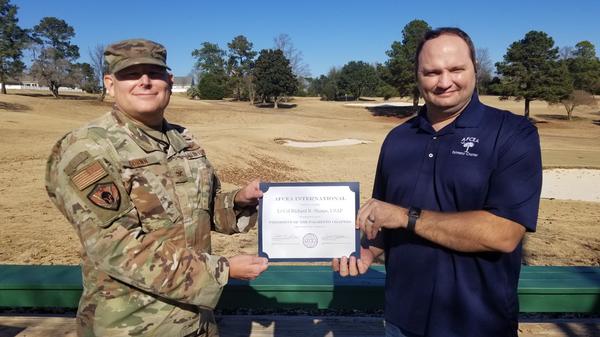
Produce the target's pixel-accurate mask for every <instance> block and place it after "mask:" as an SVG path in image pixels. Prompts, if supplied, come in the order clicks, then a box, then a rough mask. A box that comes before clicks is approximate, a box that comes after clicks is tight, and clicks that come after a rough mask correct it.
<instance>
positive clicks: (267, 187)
mask: <svg viewBox="0 0 600 337" xmlns="http://www.w3.org/2000/svg"><path fill="white" fill-rule="evenodd" d="M260 189H261V190H262V191H263V197H262V199H261V200H260V203H259V221H258V253H259V255H261V256H264V257H267V258H269V260H271V261H329V260H331V259H332V258H338V257H342V256H350V255H355V256H358V254H359V252H360V250H359V245H360V242H359V241H360V231H359V230H357V229H356V228H355V223H356V212H357V211H358V205H359V204H358V203H359V185H358V183H357V182H332V183H261V184H260Z"/></svg>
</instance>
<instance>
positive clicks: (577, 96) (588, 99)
mask: <svg viewBox="0 0 600 337" xmlns="http://www.w3.org/2000/svg"><path fill="white" fill-rule="evenodd" d="M561 103H562V104H563V105H564V107H565V110H567V119H568V120H571V118H573V110H575V108H576V107H578V106H581V105H587V106H589V107H595V106H597V105H598V103H597V101H596V98H594V95H592V94H590V93H589V92H587V91H583V90H573V92H571V94H570V95H569V97H568V98H566V99H563V100H562V101H561Z"/></svg>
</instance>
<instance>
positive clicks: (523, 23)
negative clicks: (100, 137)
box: [11, 0, 600, 77]
mask: <svg viewBox="0 0 600 337" xmlns="http://www.w3.org/2000/svg"><path fill="white" fill-rule="evenodd" d="M11 3H12V4H15V5H17V6H18V7H19V11H18V14H17V16H18V18H19V25H20V26H21V27H23V28H33V26H35V25H36V24H38V23H39V22H40V20H41V19H42V18H43V17H46V16H54V17H57V18H59V19H63V20H65V21H66V22H67V23H68V24H69V25H71V26H72V27H73V28H74V29H75V37H74V38H73V39H72V43H74V44H76V45H78V46H79V50H80V55H81V56H80V59H79V62H88V63H89V62H90V57H89V51H90V50H93V49H94V48H95V46H97V45H99V44H102V45H107V44H110V43H112V42H116V41H120V40H124V39H129V38H146V39H150V40H154V41H157V42H160V43H162V44H163V45H164V46H165V47H166V48H167V50H168V60H167V63H168V65H169V66H170V68H171V69H172V72H173V74H174V75H175V76H186V75H188V74H190V72H191V71H192V68H193V65H194V62H195V60H194V58H193V57H192V55H191V54H192V51H193V50H194V49H198V48H200V46H201V44H202V42H205V41H208V42H212V43H216V44H218V45H219V46H220V47H221V49H227V43H228V42H230V41H231V40H232V39H233V38H234V37H236V36H238V35H244V36H246V38H248V40H249V41H250V42H252V43H253V44H254V50H256V51H259V50H261V49H264V48H273V39H274V37H276V36H277V35H279V34H282V33H285V34H288V35H289V36H290V37H291V39H292V42H293V44H294V47H295V48H296V49H298V50H299V51H301V52H302V54H303V61H304V63H305V64H307V65H308V68H309V70H310V73H311V75H312V76H313V77H315V76H319V75H322V74H326V73H327V72H328V71H329V69H331V68H332V67H338V68H339V67H342V66H343V65H344V64H346V63H347V62H349V61H365V62H368V63H375V62H379V63H383V62H385V61H386V60H387V58H388V57H387V55H386V54H385V52H386V51H387V50H389V49H390V46H391V44H392V42H394V41H401V40H402V29H403V28H404V26H405V25H406V24H407V23H409V22H410V21H412V20H414V19H421V20H425V21H426V22H427V23H428V24H429V25H430V26H432V27H433V28H436V27H442V26H455V27H459V28H461V29H463V30H464V31H466V32H467V33H468V34H469V35H470V36H471V38H472V39H473V42H474V43H475V46H476V48H484V49H487V50H488V54H489V57H490V59H491V60H492V61H493V62H494V63H495V62H497V61H501V60H502V57H503V55H504V54H505V53H506V49H507V48H508V47H509V46H510V44H511V43H513V42H515V41H518V40H521V39H522V38H523V37H524V36H525V34H526V33H527V32H529V31H531V30H538V31H544V32H546V33H547V34H548V35H549V36H550V37H552V38H553V39H554V43H555V46H557V47H566V46H571V47H573V46H575V44H577V43H578V42H580V41H582V40H588V41H590V42H591V43H593V44H594V46H595V47H596V53H597V55H600V49H599V47H600V1H597V0H578V1H565V0H546V1H541V0H540V1H535V0H504V1H493V2H492V1H489V2H488V1H482V0H479V1H466V0H465V1H460V0H455V1H437V0H429V1H401V0H396V1H393V0H363V1H355V0H345V1H338V0H320V1H319V0H297V1H287V0H264V1H262V0H255V1H248V0H245V1H244V0H239V1H238V0H223V1H206V0H190V1H178V0H171V1H154V0H146V1H140V0H120V1H114V0H102V1H92V0H79V1H74V0H52V1H42V0H39V1H38V0H18V1H17V0H12V1H11Z"/></svg>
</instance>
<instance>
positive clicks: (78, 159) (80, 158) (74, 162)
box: [65, 151, 90, 175]
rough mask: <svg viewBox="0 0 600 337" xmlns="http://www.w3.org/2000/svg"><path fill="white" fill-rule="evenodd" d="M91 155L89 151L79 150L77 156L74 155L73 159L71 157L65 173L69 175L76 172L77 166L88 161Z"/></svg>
mask: <svg viewBox="0 0 600 337" xmlns="http://www.w3.org/2000/svg"><path fill="white" fill-rule="evenodd" d="M89 157H90V154H89V153H87V151H83V152H79V153H78V154H77V155H76V156H75V157H73V159H71V161H70V162H69V164H67V166H66V167H65V173H66V174H67V175H71V174H72V173H73V172H75V169H76V168H77V166H79V165H80V164H81V163H83V162H84V161H86V160H87V159H88V158H89Z"/></svg>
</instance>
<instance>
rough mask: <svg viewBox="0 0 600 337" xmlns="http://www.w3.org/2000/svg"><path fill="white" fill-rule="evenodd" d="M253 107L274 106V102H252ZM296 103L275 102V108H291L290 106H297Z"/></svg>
mask: <svg viewBox="0 0 600 337" xmlns="http://www.w3.org/2000/svg"><path fill="white" fill-rule="evenodd" d="M254 106H255V107H257V108H271V109H273V108H275V103H257V104H254ZM297 106H298V104H294V103H278V104H277V108H278V109H291V108H295V107H297Z"/></svg>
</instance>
